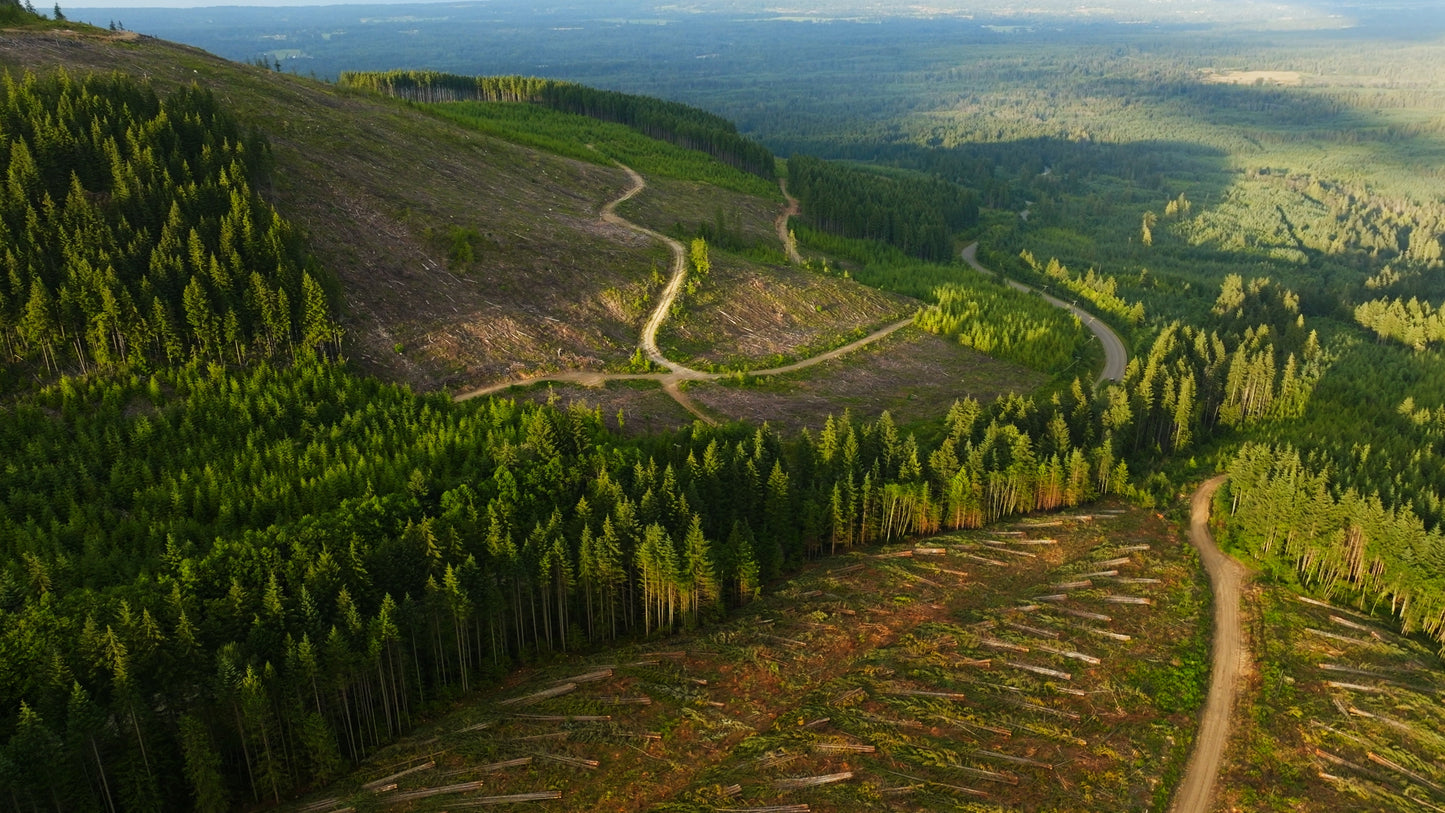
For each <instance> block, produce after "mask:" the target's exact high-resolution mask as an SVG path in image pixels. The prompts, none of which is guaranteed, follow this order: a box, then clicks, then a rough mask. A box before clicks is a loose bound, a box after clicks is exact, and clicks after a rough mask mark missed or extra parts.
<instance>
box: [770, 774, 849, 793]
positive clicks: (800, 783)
mask: <svg viewBox="0 0 1445 813" xmlns="http://www.w3.org/2000/svg"><path fill="white" fill-rule="evenodd" d="M852 778H853V772H852V771H842V772H839V773H826V774H822V775H820V776H794V777H789V778H787V779H775V780H773V787H775V788H777V789H778V790H797V789H798V788H815V787H817V786H819V785H831V784H832V783H834V782H846V781H847V780H849V779H852Z"/></svg>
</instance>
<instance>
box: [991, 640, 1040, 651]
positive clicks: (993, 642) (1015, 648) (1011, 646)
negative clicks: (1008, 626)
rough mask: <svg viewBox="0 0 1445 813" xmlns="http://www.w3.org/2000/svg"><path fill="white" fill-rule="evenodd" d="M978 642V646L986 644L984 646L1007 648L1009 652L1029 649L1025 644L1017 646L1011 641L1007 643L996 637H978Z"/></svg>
mask: <svg viewBox="0 0 1445 813" xmlns="http://www.w3.org/2000/svg"><path fill="white" fill-rule="evenodd" d="M978 643H979V645H980V646H986V647H989V648H990V649H1005V650H1008V651H1009V652H1028V651H1029V648H1028V647H1026V646H1019V645H1018V644H1011V643H1009V642H1008V641H1000V640H998V639H996V638H980V639H978Z"/></svg>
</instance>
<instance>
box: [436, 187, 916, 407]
mask: <svg viewBox="0 0 1445 813" xmlns="http://www.w3.org/2000/svg"><path fill="white" fill-rule="evenodd" d="M617 166H618V167H620V168H621V169H622V170H623V171H624V172H626V173H627V177H628V178H629V179H630V180H631V181H632V185H631V187H629V188H628V190H627V191H626V192H624V193H622V195H621V196H619V197H618V198H617V199H615V200H613V201H611V202H609V203H608V204H607V205H606V206H603V207H602V220H603V221H604V222H606V223H610V224H612V225H615V226H619V227H621V228H625V229H630V230H632V231H635V232H637V233H638V234H644V235H647V236H648V237H652V238H654V239H656V240H661V241H662V242H663V243H665V244H667V247H668V249H669V250H670V251H671V252H672V276H671V277H670V278H669V280H668V282H667V286H666V287H665V288H663V291H662V296H661V298H660V299H659V300H658V303H657V306H656V307H655V308H653V310H652V313H651V314H650V315H649V316H648V318H647V322H646V324H644V325H643V328H642V341H641V346H642V350H643V352H644V353H646V354H647V357H648V358H649V359H650V360H652V361H653V362H654V363H655V364H658V365H660V366H662V367H664V368H666V370H667V372H662V373H601V372H595V371H589V370H570V371H564V372H560V373H549V374H544V375H536V376H529V377H527V378H519V379H513V380H511V381H500V382H498V383H495V384H488V385H486V386H484V387H477V388H475V389H471V390H467V391H465V392H461V393H458V394H457V395H455V396H454V397H453V400H455V401H466V400H468V399H471V398H479V397H482V396H485V395H493V394H496V393H498V392H501V391H503V390H506V389H508V388H510V387H516V386H525V385H528V384H540V383H543V382H548V381H555V382H558V383H568V384H582V385H584V386H588V387H598V386H601V385H603V384H605V383H606V382H608V381H640V380H649V381H657V382H659V383H660V384H661V385H662V389H663V391H664V392H666V393H667V394H668V395H670V396H672V398H673V400H675V401H677V403H678V404H680V405H681V406H682V408H683V409H686V410H687V411H688V412H691V413H692V414H693V415H695V416H696V417H697V418H699V419H701V420H703V421H705V422H707V423H714V424H715V423H717V421H716V419H715V418H713V416H711V415H708V414H707V413H706V412H704V411H703V409H702V407H701V406H699V405H698V403H697V402H696V401H694V400H693V399H692V398H691V397H690V396H689V395H688V394H687V393H686V392H684V391H683V389H682V386H681V385H682V382H684V381H716V380H718V379H721V378H727V377H728V376H730V375H732V374H731V373H710V372H706V371H703V370H695V369H693V368H691V367H688V366H686V365H683V364H678V363H677V362H674V361H670V360H669V359H668V358H667V357H666V356H664V355H662V351H661V350H660V349H658V346H657V331H658V330H659V329H660V328H661V327H662V322H663V320H665V319H666V318H667V314H668V311H670V310H671V309H672V303H673V302H674V301H676V299H677V293H678V291H680V290H681V289H682V283H683V281H684V280H686V279H687V250H686V249H685V248H684V247H683V245H682V243H680V242H678V241H677V240H674V239H672V238H671V237H668V236H667V235H665V234H661V233H659V232H656V231H653V230H652V229H649V228H647V227H645V226H640V225H638V224H636V223H633V222H632V221H630V220H628V219H626V218H624V217H622V216H621V215H619V214H617V207H618V206H621V205H622V204H623V203H625V202H627V201H628V200H631V199H632V198H633V197H636V196H637V195H638V194H639V193H641V192H642V191H643V190H644V189H646V188H647V181H646V180H644V179H643V177H642V176H641V175H639V174H638V173H637V171H636V170H634V169H632V168H631V167H629V166H627V165H625V164H622V163H618V164H617ZM783 196H784V197H786V198H787V199H788V210H787V211H785V212H784V213H783V214H782V215H781V216H780V217H779V219H778V221H777V223H778V236H779V239H781V240H782V241H783V245H784V248H785V250H786V251H787V252H788V254H789V257H790V258H792V257H796V258H797V259H796V260H795V262H798V263H801V262H802V257H800V256H798V254H797V248H796V247H795V246H794V245H793V242H792V240H790V239H789V237H790V235H788V233H787V218H788V217H790V216H792V215H793V214H796V213H797V200H795V199H794V198H792V197H789V196H788V193H787V187H786V186H784V187H783ZM912 323H913V317H911V316H910V317H909V318H907V319H900V320H898V321H897V322H893V323H891V324H888V325H884V326H883V327H881V328H878V329H877V330H875V331H873V332H872V333H869V334H868V335H867V336H864V337H863V338H861V339H857V340H855V341H852V342H849V343H848V344H845V345H843V346H842V347H836V348H834V349H832V350H829V351H827V352H826V353H820V354H818V355H816V356H809V357H808V358H805V359H802V360H800V361H795V362H792V363H790V364H784V365H781V366H779V367H769V368H767V369H762V370H750V371H749V373H750V374H752V375H781V374H783V373H791V372H795V371H798V370H803V369H806V368H808V367H812V366H813V365H815V364H821V363H823V362H825V361H828V360H830V359H835V358H838V357H839V356H842V355H844V354H846V353H851V352H852V351H854V350H857V349H859V348H861V347H864V346H866V345H869V344H872V343H873V342H876V341H878V340H879V339H881V338H883V337H885V336H888V335H890V334H892V333H893V332H895V331H897V330H900V329H902V328H905V327H907V326H908V325H910V324H912Z"/></svg>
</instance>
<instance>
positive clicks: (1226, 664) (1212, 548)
mask: <svg viewBox="0 0 1445 813" xmlns="http://www.w3.org/2000/svg"><path fill="white" fill-rule="evenodd" d="M1223 482H1224V475H1220V476H1218V477H1214V478H1212V479H1210V480H1206V481H1205V482H1204V483H1203V484H1202V485H1200V486H1199V489H1198V490H1197V491H1195V492H1194V498H1193V500H1192V501H1191V503H1190V518H1189V541H1190V542H1192V543H1193V544H1194V547H1195V549H1197V550H1198V551H1199V558H1200V559H1201V560H1202V561H1203V562H1204V570H1205V572H1206V573H1208V574H1209V583H1210V585H1212V586H1213V588H1214V645H1213V647H1212V651H1211V652H1210V656H1211V659H1212V660H1213V662H1214V664H1213V668H1212V669H1211V671H1210V676H1209V697H1208V698H1207V699H1206V700H1205V701H1204V713H1203V714H1201V715H1200V718H1199V735H1198V736H1197V737H1196V738H1195V740H1194V753H1192V754H1190V755H1189V763H1188V764H1187V765H1186V766H1185V767H1184V779H1183V781H1181V782H1180V783H1179V789H1178V790H1177V791H1175V793H1174V804H1173V805H1172V806H1171V807H1170V808H1169V809H1170V811H1171V813H1208V811H1209V809H1210V807H1209V803H1210V800H1211V799H1212V798H1213V797H1214V785H1215V783H1216V782H1217V781H1218V779H1219V766H1220V765H1221V763H1223V761H1224V748H1225V746H1226V745H1227V744H1228V742H1229V726H1230V722H1231V720H1232V718H1233V716H1234V697H1235V693H1236V691H1237V690H1238V688H1239V682H1240V679H1241V678H1242V676H1243V675H1244V665H1245V663H1246V662H1247V661H1248V659H1249V648H1248V647H1247V646H1246V645H1245V641H1244V633H1243V631H1242V630H1241V628H1240V624H1239V597H1240V591H1241V588H1242V587H1243V585H1244V582H1245V579H1246V576H1247V574H1246V572H1245V570H1244V566H1243V565H1241V564H1240V563H1238V562H1236V561H1234V560H1233V559H1231V558H1230V557H1228V556H1225V555H1224V554H1223V553H1221V552H1220V551H1219V547H1218V546H1217V545H1215V544H1214V535H1213V534H1211V533H1210V532H1209V508H1210V504H1211V503H1212V501H1213V499H1214V492H1215V491H1216V490H1217V489H1218V488H1219V485H1220V484H1221V483H1223Z"/></svg>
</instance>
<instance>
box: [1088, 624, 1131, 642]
mask: <svg viewBox="0 0 1445 813" xmlns="http://www.w3.org/2000/svg"><path fill="white" fill-rule="evenodd" d="M1079 629H1081V630H1083V631H1084V632H1087V633H1089V634H1090V635H1097V636H1099V637H1100V638H1110V639H1113V640H1115V641H1132V640H1134V639H1133V637H1131V636H1128V635H1125V634H1124V633H1122V632H1113V631H1110V630H1101V629H1099V628H1098V627H1080V628H1079Z"/></svg>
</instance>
